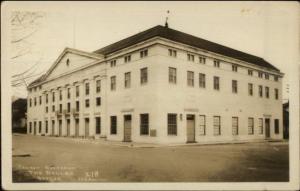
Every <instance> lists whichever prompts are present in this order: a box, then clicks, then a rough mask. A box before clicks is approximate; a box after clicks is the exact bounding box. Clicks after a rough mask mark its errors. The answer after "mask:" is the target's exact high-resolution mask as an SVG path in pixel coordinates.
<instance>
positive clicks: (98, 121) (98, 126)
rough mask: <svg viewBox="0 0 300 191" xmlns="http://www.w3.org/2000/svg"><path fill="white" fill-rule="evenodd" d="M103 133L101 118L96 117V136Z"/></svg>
mask: <svg viewBox="0 0 300 191" xmlns="http://www.w3.org/2000/svg"><path fill="white" fill-rule="evenodd" d="M100 133H101V118H100V117H96V134H100Z"/></svg>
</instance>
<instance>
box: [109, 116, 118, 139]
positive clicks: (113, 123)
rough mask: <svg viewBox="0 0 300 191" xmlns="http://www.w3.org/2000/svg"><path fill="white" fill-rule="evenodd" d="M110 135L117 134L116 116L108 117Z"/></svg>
mask: <svg viewBox="0 0 300 191" xmlns="http://www.w3.org/2000/svg"><path fill="white" fill-rule="evenodd" d="M110 134H112V135H115V134H117V116H110Z"/></svg>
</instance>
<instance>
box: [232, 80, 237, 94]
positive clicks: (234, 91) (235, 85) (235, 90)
mask: <svg viewBox="0 0 300 191" xmlns="http://www.w3.org/2000/svg"><path fill="white" fill-rule="evenodd" d="M237 92H238V82H237V81H236V80H232V93H237Z"/></svg>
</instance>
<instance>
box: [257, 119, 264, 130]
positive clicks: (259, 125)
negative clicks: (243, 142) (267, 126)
mask: <svg viewBox="0 0 300 191" xmlns="http://www.w3.org/2000/svg"><path fill="white" fill-rule="evenodd" d="M258 128H259V129H258V130H259V134H263V133H264V127H263V119H262V118H259V119H258Z"/></svg>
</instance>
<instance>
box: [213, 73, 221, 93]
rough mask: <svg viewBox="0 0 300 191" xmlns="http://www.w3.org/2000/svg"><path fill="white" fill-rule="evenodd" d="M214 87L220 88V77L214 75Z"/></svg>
mask: <svg viewBox="0 0 300 191" xmlns="http://www.w3.org/2000/svg"><path fill="white" fill-rule="evenodd" d="M214 89H215V90H220V78H219V77H218V76H214Z"/></svg>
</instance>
